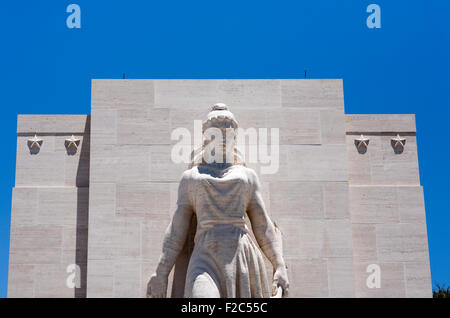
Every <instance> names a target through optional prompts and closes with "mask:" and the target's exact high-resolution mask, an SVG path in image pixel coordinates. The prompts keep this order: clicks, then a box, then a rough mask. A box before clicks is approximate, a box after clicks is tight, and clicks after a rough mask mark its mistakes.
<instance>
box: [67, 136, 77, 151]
mask: <svg viewBox="0 0 450 318" xmlns="http://www.w3.org/2000/svg"><path fill="white" fill-rule="evenodd" d="M79 144H80V139H78V138H75V136H74V135H72V137H70V138H67V139H66V147H67V149H69V148H70V147H75V149H78V145H79Z"/></svg>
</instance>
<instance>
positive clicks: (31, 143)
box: [28, 134, 42, 149]
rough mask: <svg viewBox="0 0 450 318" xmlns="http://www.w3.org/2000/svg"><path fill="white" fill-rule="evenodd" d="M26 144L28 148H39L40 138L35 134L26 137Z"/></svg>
mask: <svg viewBox="0 0 450 318" xmlns="http://www.w3.org/2000/svg"><path fill="white" fill-rule="evenodd" d="M28 145H29V147H30V149H33V148H37V149H41V145H42V139H40V138H38V137H37V136H36V134H35V135H34V137H33V138H31V139H28Z"/></svg>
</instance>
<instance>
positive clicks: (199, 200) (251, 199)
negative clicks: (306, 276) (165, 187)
mask: <svg viewBox="0 0 450 318" xmlns="http://www.w3.org/2000/svg"><path fill="white" fill-rule="evenodd" d="M222 172H223V173H222V175H220V176H218V175H217V171H216V170H213V169H210V167H208V165H205V166H196V167H193V168H192V169H190V170H188V171H187V172H185V174H184V176H183V179H182V184H181V185H180V190H179V193H178V202H177V204H178V205H188V206H189V207H190V208H191V209H192V210H193V212H194V213H195V217H196V221H197V222H196V224H197V226H196V230H195V238H194V248H193V250H192V255H191V256H190V259H189V264H188V268H187V273H186V280H185V286H184V296H185V297H199V295H200V297H201V296H203V295H205V297H206V296H211V291H210V290H202V289H205V288H203V286H206V289H208V288H209V287H210V286H214V285H215V286H217V290H216V291H217V292H218V294H216V295H217V296H218V297H243V298H245V297H252V298H257V297H270V286H269V284H268V281H267V274H266V267H265V263H264V259H263V256H262V254H261V251H260V249H259V247H258V244H257V243H256V242H255V241H254V240H253V239H252V237H251V236H250V234H249V233H248V228H247V226H246V225H245V221H244V218H245V213H246V211H248V210H249V209H251V208H252V205H253V204H256V201H258V200H260V199H258V196H259V193H258V192H257V191H259V190H258V186H257V183H258V182H257V180H255V178H256V174H255V173H254V171H253V170H251V169H249V168H246V167H244V166H241V165H234V166H231V167H229V168H228V169H226V170H222ZM256 179H257V178H256ZM250 212H251V211H250ZM263 212H264V214H265V216H264V218H263V219H265V220H266V221H267V222H271V221H270V219H269V217H268V215H267V212H266V211H265V209H263ZM194 224H195V222H194ZM191 232H192V231H191ZM191 239H192V238H191ZM188 240H189V238H188ZM189 252H190V251H189V244H186V245H185V253H189ZM186 256H187V255H185V257H186ZM175 276H176V277H177V276H181V275H177V270H176V271H175ZM196 280H197V283H195V282H196ZM202 281H203V282H205V283H206V284H205V285H203V284H202V283H201V282H202ZM194 286H195V287H194ZM212 295H214V293H213V294H212Z"/></svg>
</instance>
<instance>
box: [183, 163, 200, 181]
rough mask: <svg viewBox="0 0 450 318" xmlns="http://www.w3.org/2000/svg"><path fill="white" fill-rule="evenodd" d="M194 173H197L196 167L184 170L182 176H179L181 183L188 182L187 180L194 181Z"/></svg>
mask: <svg viewBox="0 0 450 318" xmlns="http://www.w3.org/2000/svg"><path fill="white" fill-rule="evenodd" d="M196 171H197V166H194V167H192V168H190V169H187V170H185V171H184V172H183V174H182V175H181V181H183V180H185V181H188V180H192V179H194V175H195V172H196Z"/></svg>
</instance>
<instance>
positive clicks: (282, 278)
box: [272, 266, 289, 298]
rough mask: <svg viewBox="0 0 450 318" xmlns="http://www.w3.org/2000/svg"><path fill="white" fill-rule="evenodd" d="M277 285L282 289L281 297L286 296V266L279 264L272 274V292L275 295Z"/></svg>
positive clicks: (287, 289) (287, 284)
mask: <svg viewBox="0 0 450 318" xmlns="http://www.w3.org/2000/svg"><path fill="white" fill-rule="evenodd" d="M278 287H281V288H282V289H283V298H286V297H287V296H288V292H289V281H288V277H287V270H286V266H280V267H279V268H277V269H276V270H275V273H274V274H273V283H272V294H273V295H275V294H276V291H277V289H278Z"/></svg>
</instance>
